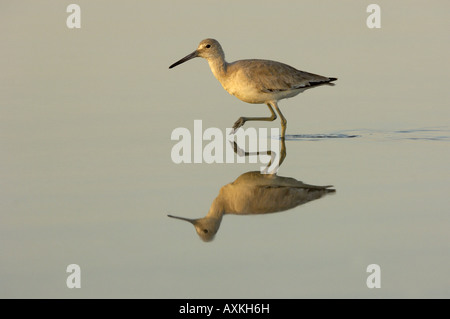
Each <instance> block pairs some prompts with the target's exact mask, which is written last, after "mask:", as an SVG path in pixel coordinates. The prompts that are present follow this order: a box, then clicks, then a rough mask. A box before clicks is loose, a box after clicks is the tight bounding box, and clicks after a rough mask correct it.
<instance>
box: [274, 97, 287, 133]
mask: <svg viewBox="0 0 450 319" xmlns="http://www.w3.org/2000/svg"><path fill="white" fill-rule="evenodd" d="M272 106H273V107H274V108H275V110H276V111H277V113H278V115H279V116H280V119H281V138H283V139H284V134H285V133H286V124H287V121H286V118H285V117H284V116H283V113H281V111H280V108H279V107H278V104H277V102H272Z"/></svg>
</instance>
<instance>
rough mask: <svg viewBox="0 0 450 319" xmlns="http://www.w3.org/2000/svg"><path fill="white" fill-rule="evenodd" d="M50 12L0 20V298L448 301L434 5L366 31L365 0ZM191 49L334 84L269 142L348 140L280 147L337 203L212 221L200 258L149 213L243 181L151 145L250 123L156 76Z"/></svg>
mask: <svg viewBox="0 0 450 319" xmlns="http://www.w3.org/2000/svg"><path fill="white" fill-rule="evenodd" d="M70 3H72V2H70V1H2V2H1V4H0V41H1V49H0V61H1V62H0V63H1V68H0V69H1V71H0V81H1V82H0V152H1V154H0V155H1V156H0V180H1V183H0V196H1V199H0V297H3V298H53V297H57V298H79V297H82V298H92V297H100V298H109V297H123V298H310V297H325V298H335V297H339V298H349V297H354V298H381V297H385V298H418V297H419V298H422V297H424V298H432V297H438V298H448V297H450V275H449V272H448V270H449V269H450V256H449V251H450V250H449V248H450V244H449V243H450V240H449V239H450V238H449V237H450V235H449V225H450V222H449V214H448V213H449V206H450V205H449V204H450V200H449V198H450V197H449V193H450V183H449V181H450V173H449V171H450V170H449V162H450V148H449V146H450V145H449V140H450V125H449V119H450V107H449V102H450V94H449V86H448V85H449V84H450V83H449V75H450V67H449V62H448V57H449V53H450V42H449V41H448V39H449V38H448V36H449V34H448V30H449V29H450V22H449V19H448V12H449V10H450V3H449V2H448V1H395V2H393V1H376V3H378V4H379V5H380V6H381V10H382V15H381V18H382V28H381V29H377V30H375V29H368V28H367V26H366V18H367V16H368V13H366V7H367V5H369V4H370V3H372V1H359V0H358V1H356V0H353V1H331V0H330V1H314V2H313V1H76V2H75V3H77V4H79V5H80V6H81V19H82V21H81V23H82V28H81V29H79V30H70V29H68V28H67V27H66V18H67V16H68V13H66V7H67V5H68V4H70ZM206 37H214V38H216V39H218V40H219V41H220V42H221V44H222V45H223V48H224V50H225V53H226V57H227V59H228V60H229V61H233V60H236V59H243V58H266V59H274V60H278V61H282V62H285V63H287V64H290V65H292V66H294V67H296V68H298V69H301V70H305V71H309V72H313V73H318V74H322V75H326V76H334V77H338V78H339V80H338V82H337V85H336V86H335V87H321V88H316V89H314V90H310V91H307V92H305V93H303V94H301V95H300V96H297V97H295V98H293V99H289V100H284V101H282V102H281V103H280V107H281V110H282V111H283V113H284V114H285V116H286V117H287V119H288V129H287V134H357V135H359V137H358V138H353V139H322V140H319V141H308V140H289V141H287V151H288V156H287V159H286V161H285V163H284V164H283V166H282V167H281V169H280V172H279V173H280V175H283V176H289V177H294V178H297V179H300V180H303V181H304V182H306V183H311V184H317V185H320V184H333V185H335V187H336V189H337V194H336V195H334V196H329V197H326V198H324V199H321V200H318V201H315V202H312V203H308V204H307V205H305V206H300V207H297V208H295V209H293V210H290V211H288V212H283V213H279V214H272V215H265V216H226V217H225V218H224V220H223V222H222V226H221V228H220V230H219V232H218V234H217V236H216V239H215V241H213V242H212V243H203V242H202V241H200V240H199V239H198V237H197V235H196V234H195V233H194V230H193V227H192V226H191V225H189V224H187V223H183V222H180V221H176V220H173V219H169V218H168V217H166V214H167V213H172V214H175V215H181V216H185V217H201V216H204V215H205V214H206V212H207V211H208V209H209V205H210V204H211V202H212V200H213V199H214V198H215V196H217V194H218V191H219V189H220V187H221V186H223V185H225V184H227V183H229V182H232V181H233V180H234V179H235V178H237V177H238V176H239V175H240V174H242V173H244V172H246V171H249V170H257V169H258V167H259V165H258V164H212V165H208V164H196V165H194V164H190V165H189V164H185V165H175V164H174V163H173V162H172V161H171V158H170V151H171V148H172V146H173V145H174V144H175V142H174V141H171V140H170V134H171V132H172V130H173V129H175V128H176V127H187V128H189V129H192V127H193V121H194V120H195V119H202V120H203V127H204V128H207V127H218V128H221V129H223V130H225V128H226V127H230V126H231V125H232V124H233V123H234V121H235V120H236V119H237V118H238V117H239V116H243V115H246V116H264V115H266V114H267V113H268V111H267V108H266V107H265V106H261V105H250V104H246V103H243V102H241V101H239V100H238V99H236V98H234V97H232V96H230V95H228V94H227V93H226V92H225V91H224V90H223V89H222V87H221V86H220V84H219V83H218V82H217V81H216V79H214V77H213V76H212V74H211V72H210V71H209V68H208V65H207V63H206V61H204V60H201V59H196V60H193V61H190V62H188V63H186V64H183V65H181V66H178V67H177V68H175V69H173V70H168V66H169V65H170V64H171V63H173V62H175V61H176V60H178V59H179V58H181V57H183V56H185V55H186V54H188V53H190V52H192V51H193V50H194V49H195V48H196V47H197V44H198V42H200V40H202V39H203V38H206ZM251 125H254V126H255V127H279V125H280V124H279V120H277V121H275V122H273V123H247V126H251ZM424 129H426V130H424ZM399 131H402V132H399ZM72 263H76V264H79V265H80V266H81V271H82V288H81V289H72V290H70V289H68V288H67V287H66V277H67V276H68V274H67V273H66V272H65V270H66V267H67V265H69V264H72ZM372 263H376V264H379V265H380V266H381V270H382V288H381V289H372V290H371V289H368V288H367V286H366V278H367V276H368V274H367V273H366V267H367V265H369V264H372Z"/></svg>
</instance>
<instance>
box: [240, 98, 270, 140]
mask: <svg viewBox="0 0 450 319" xmlns="http://www.w3.org/2000/svg"><path fill="white" fill-rule="evenodd" d="M267 106H268V107H269V110H270V113H272V115H271V116H270V117H243V116H242V117H240V118H239V119H238V120H237V121H236V122H235V123H234V125H233V131H232V133H235V132H236V131H237V129H238V128H240V127H241V126H242V125H244V123H245V122H247V121H274V120H275V119H276V118H277V115H276V114H275V112H274V111H273V108H272V106H271V105H270V104H269V103H267Z"/></svg>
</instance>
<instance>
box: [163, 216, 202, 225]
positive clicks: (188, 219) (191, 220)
mask: <svg viewBox="0 0 450 319" xmlns="http://www.w3.org/2000/svg"><path fill="white" fill-rule="evenodd" d="M167 216H169V217H172V218H175V219H181V220H185V221H187V222H190V223H191V224H194V222H195V219H190V218H184V217H178V216H173V215H167Z"/></svg>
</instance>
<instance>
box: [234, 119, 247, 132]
mask: <svg viewBox="0 0 450 319" xmlns="http://www.w3.org/2000/svg"><path fill="white" fill-rule="evenodd" d="M244 123H245V118H243V117H240V118H239V119H238V120H237V121H236V122H234V125H233V130H232V131H231V133H232V134H234V133H236V131H237V130H238V129H239V128H240V127H241V126H242V125H244Z"/></svg>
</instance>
